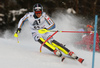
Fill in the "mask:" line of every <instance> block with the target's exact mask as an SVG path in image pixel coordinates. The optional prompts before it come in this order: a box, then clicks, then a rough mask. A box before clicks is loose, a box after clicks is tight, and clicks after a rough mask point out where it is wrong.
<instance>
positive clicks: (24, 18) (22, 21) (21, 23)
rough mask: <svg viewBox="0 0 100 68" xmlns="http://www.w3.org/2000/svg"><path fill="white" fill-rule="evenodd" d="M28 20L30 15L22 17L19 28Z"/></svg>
mask: <svg viewBox="0 0 100 68" xmlns="http://www.w3.org/2000/svg"><path fill="white" fill-rule="evenodd" d="M27 19H28V14H26V15H24V17H22V18H21V19H20V21H19V23H18V28H21V27H22V26H23V24H24V22H25V21H27Z"/></svg>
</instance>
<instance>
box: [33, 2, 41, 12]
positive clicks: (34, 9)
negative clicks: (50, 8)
mask: <svg viewBox="0 0 100 68" xmlns="http://www.w3.org/2000/svg"><path fill="white" fill-rule="evenodd" d="M33 11H34V12H35V13H42V12H43V7H42V5H41V4H39V3H37V4H35V5H34V6H33Z"/></svg>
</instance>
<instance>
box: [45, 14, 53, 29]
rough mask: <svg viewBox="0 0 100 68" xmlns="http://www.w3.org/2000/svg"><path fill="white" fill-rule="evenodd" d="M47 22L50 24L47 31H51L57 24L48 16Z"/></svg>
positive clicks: (46, 17)
mask: <svg viewBox="0 0 100 68" xmlns="http://www.w3.org/2000/svg"><path fill="white" fill-rule="evenodd" d="M45 20H46V22H47V23H48V24H49V26H48V27H46V29H48V30H51V29H54V28H55V23H54V22H53V21H52V20H51V19H50V17H49V16H48V15H46V16H45Z"/></svg>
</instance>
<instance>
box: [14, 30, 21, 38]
mask: <svg viewBox="0 0 100 68" xmlns="http://www.w3.org/2000/svg"><path fill="white" fill-rule="evenodd" d="M20 32H21V28H18V29H17V31H16V33H15V34H14V37H18V33H20Z"/></svg>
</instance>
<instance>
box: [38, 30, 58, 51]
mask: <svg viewBox="0 0 100 68" xmlns="http://www.w3.org/2000/svg"><path fill="white" fill-rule="evenodd" d="M57 32H58V31H56V32H54V33H53V34H52V35H51V36H50V37H49V38H48V39H47V40H45V42H44V43H42V45H41V46H40V52H42V46H43V45H44V44H45V43H46V42H47V41H48V40H49V39H50V38H52V37H53V36H54V35H55V34H56V33H57Z"/></svg>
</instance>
